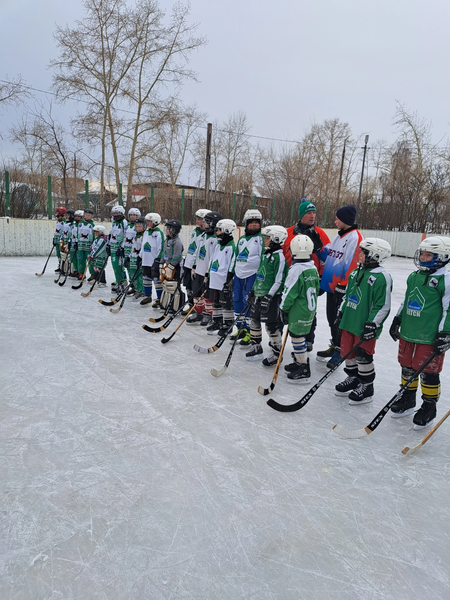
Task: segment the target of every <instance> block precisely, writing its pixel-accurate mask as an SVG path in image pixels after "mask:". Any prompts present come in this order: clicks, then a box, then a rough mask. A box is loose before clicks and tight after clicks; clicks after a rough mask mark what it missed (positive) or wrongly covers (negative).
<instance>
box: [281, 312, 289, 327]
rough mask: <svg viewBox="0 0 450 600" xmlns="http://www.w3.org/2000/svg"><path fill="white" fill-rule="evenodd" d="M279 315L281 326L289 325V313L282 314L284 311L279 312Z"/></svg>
mask: <svg viewBox="0 0 450 600" xmlns="http://www.w3.org/2000/svg"><path fill="white" fill-rule="evenodd" d="M280 314H281V320H282V321H283V325H289V313H287V312H284V310H280Z"/></svg>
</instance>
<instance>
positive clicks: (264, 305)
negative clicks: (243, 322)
mask: <svg viewBox="0 0 450 600" xmlns="http://www.w3.org/2000/svg"><path fill="white" fill-rule="evenodd" d="M271 302H272V296H271V295H270V294H266V295H265V296H263V297H262V298H261V300H260V307H261V314H266V312H268V310H269V306H270V303H271Z"/></svg>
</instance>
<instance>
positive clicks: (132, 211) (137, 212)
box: [128, 208, 141, 217]
mask: <svg viewBox="0 0 450 600" xmlns="http://www.w3.org/2000/svg"><path fill="white" fill-rule="evenodd" d="M131 215H136V217H140V216H141V211H140V210H139V209H138V208H130V210H129V211H128V216H129V217H131Z"/></svg>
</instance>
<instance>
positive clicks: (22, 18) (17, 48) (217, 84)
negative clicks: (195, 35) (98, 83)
mask: <svg viewBox="0 0 450 600" xmlns="http://www.w3.org/2000/svg"><path fill="white" fill-rule="evenodd" d="M160 5H161V6H162V7H163V8H168V9H170V7H171V6H172V3H171V2H168V1H161V2H160ZM0 6H1V19H0V39H1V44H2V56H3V60H2V67H1V70H0V78H4V77H5V76H6V74H8V75H9V76H10V77H14V76H16V75H17V74H19V73H20V74H21V75H22V76H23V77H24V79H25V81H26V82H27V83H28V84H29V85H30V86H32V87H35V88H39V89H43V90H46V89H49V88H50V85H51V71H49V70H48V69H47V65H48V63H49V61H50V59H51V58H54V57H56V56H57V50H56V46H55V44H54V41H53V37H52V34H53V31H54V29H55V24H59V25H64V24H66V23H68V24H69V25H70V24H73V23H74V21H75V20H76V19H82V18H83V7H82V3H81V1H80V0H70V1H68V0H0ZM191 9H192V10H191V15H192V21H196V22H198V23H199V25H200V26H199V33H200V34H202V35H206V36H207V37H208V44H207V45H206V46H205V47H203V48H202V49H200V50H199V51H198V52H195V53H194V54H193V55H192V58H191V67H192V68H193V69H194V70H196V71H197V73H198V77H199V81H200V83H198V84H192V83H190V84H188V85H186V86H185V88H184V91H183V99H184V100H185V101H186V102H187V103H191V102H193V101H195V102H196V103H197V104H198V106H199V108H200V109H201V110H203V111H205V112H206V113H207V114H208V117H209V120H211V121H214V120H215V119H217V120H219V121H222V120H225V119H227V118H228V117H229V116H230V115H231V114H232V113H234V112H237V111H243V112H244V113H246V115H247V118H248V121H249V123H250V124H251V126H252V130H251V133H252V134H254V135H255V136H263V137H270V138H281V139H289V140H293V139H298V138H299V137H301V135H302V133H303V132H304V131H305V130H306V129H308V127H309V126H310V125H311V123H313V122H318V123H320V122H322V121H323V120H324V119H326V118H334V117H338V118H339V119H340V120H342V121H346V122H348V123H349V124H350V126H351V128H352V130H353V133H354V134H355V135H359V134H366V133H368V134H370V139H371V140H373V141H375V140H380V139H386V140H387V141H392V140H393V139H395V131H394V128H393V125H392V121H393V117H394V114H395V107H396V101H397V100H398V101H400V102H401V103H404V104H406V106H407V107H408V109H409V110H411V111H417V113H418V114H419V115H420V117H422V118H424V119H426V120H427V121H431V122H432V124H433V139H434V141H435V142H439V141H440V140H441V138H443V137H444V140H443V141H442V142H441V143H444V142H445V141H446V138H447V136H448V135H449V122H450V111H449V98H448V92H449V87H450V85H449V65H450V52H449V48H450V42H449V38H450V36H449V32H448V30H449V25H450V19H449V17H450V1H449V0H427V1H424V0H372V1H370V2H368V1H366V0H339V1H337V0H314V1H311V0H309V1H307V0H304V1H302V0H279V1H278V2H264V1H261V0H226V1H223V2H214V1H211V0H192V2H191ZM37 97H39V98H41V99H42V100H44V98H45V96H44V95H43V94H37ZM76 109H77V106H76V105H75V104H73V105H71V107H69V108H66V109H65V110H66V111H67V113H70V111H72V112H73V113H75V112H76ZM19 112H20V111H19ZM19 112H18V111H17V110H15V109H10V110H7V111H4V114H3V116H2V117H0V128H1V129H0V132H1V134H2V136H3V140H0V146H1V151H2V153H3V155H5V154H10V153H11V152H12V147H11V144H10V143H9V142H8V141H7V139H6V138H7V129H8V127H9V125H10V124H11V123H12V122H13V121H15V120H17V118H18V115H19Z"/></svg>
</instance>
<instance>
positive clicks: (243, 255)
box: [236, 248, 249, 262]
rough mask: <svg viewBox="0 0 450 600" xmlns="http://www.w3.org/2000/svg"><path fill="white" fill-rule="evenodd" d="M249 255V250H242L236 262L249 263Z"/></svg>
mask: <svg viewBox="0 0 450 600" xmlns="http://www.w3.org/2000/svg"><path fill="white" fill-rule="evenodd" d="M248 255H249V251H248V248H244V249H243V250H241V251H240V252H239V254H238V256H237V259H236V260H239V261H244V262H247V260H248Z"/></svg>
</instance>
